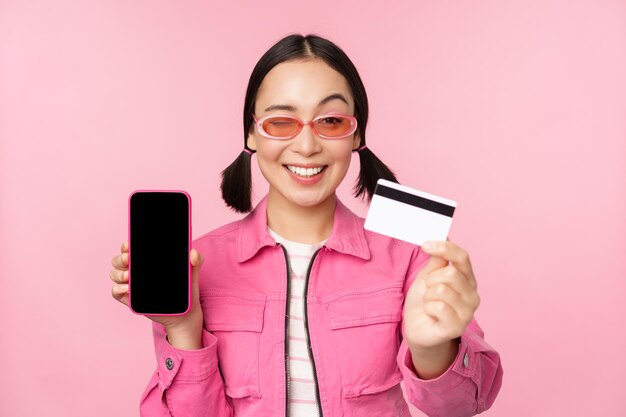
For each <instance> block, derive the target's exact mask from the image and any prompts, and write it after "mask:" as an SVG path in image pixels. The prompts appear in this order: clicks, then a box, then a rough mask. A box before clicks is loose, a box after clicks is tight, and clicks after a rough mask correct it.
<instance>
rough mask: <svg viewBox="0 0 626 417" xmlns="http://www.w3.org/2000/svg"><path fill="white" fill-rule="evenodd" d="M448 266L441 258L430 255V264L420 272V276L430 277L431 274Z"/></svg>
mask: <svg viewBox="0 0 626 417" xmlns="http://www.w3.org/2000/svg"><path fill="white" fill-rule="evenodd" d="M446 266H448V261H447V260H446V259H444V258H442V257H441V256H437V255H430V259H428V263H427V264H426V266H425V267H423V268H422V269H421V270H420V272H419V273H420V275H428V274H430V273H431V272H433V271H435V270H437V269H441V268H444V267H446Z"/></svg>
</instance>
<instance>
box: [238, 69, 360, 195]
mask: <svg viewBox="0 0 626 417" xmlns="http://www.w3.org/2000/svg"><path fill="white" fill-rule="evenodd" d="M344 100H345V101H344ZM326 113H343V114H348V115H354V100H353V98H352V94H351V93H350V87H349V86H348V83H347V81H346V79H345V78H344V77H343V75H341V74H340V73H338V72H337V71H335V70H334V69H332V68H331V67H330V66H328V64H326V63H325V62H324V61H322V60H319V59H314V60H307V61H288V62H283V63H281V64H278V65H276V66H275V67H274V68H272V70H271V71H270V72H269V73H268V74H267V75H266V76H265V78H264V79H263V82H262V83H261V86H260V88H259V91H258V92H257V100H256V103H255V109H254V114H255V115H256V117H257V119H259V118H261V117H263V116H265V115H268V114H289V115H292V116H296V117H298V118H300V119H301V120H303V121H305V122H306V121H309V120H312V119H314V118H315V117H317V116H319V115H323V114H326ZM359 141H360V139H359V137H358V136H357V134H356V133H355V134H353V135H351V136H348V137H345V138H341V139H322V138H320V137H319V136H317V135H316V134H315V132H314V131H313V130H312V129H311V126H304V127H303V128H302V130H301V131H300V133H298V135H297V136H295V137H294V138H292V139H287V140H277V139H269V138H266V137H264V136H262V135H261V134H260V133H259V132H258V130H257V128H256V127H255V126H254V125H253V127H252V129H251V132H250V133H249V135H248V142H247V143H248V148H250V149H252V150H256V151H257V152H256V155H257V160H258V163H259V168H260V169H261V172H262V173H263V176H264V177H265V178H266V179H267V181H268V182H269V184H270V197H273V198H277V197H278V198H282V199H284V200H286V202H290V203H292V204H295V205H298V206H304V207H312V206H315V205H318V204H320V203H323V202H324V201H326V200H327V199H328V198H329V197H331V196H333V195H334V193H335V190H336V189H337V187H338V186H339V184H340V183H341V181H342V180H343V178H344V177H345V175H346V173H347V171H348V167H349V166H350V160H351V157H352V150H353V149H356V148H358V146H359ZM297 167H300V168H314V169H319V168H323V169H322V171H321V172H320V173H319V174H316V175H313V176H311V177H306V176H305V177H303V176H302V175H298V174H297V173H294V172H292V171H300V170H299V169H298V168H297ZM290 168H291V169H290ZM300 173H302V171H300Z"/></svg>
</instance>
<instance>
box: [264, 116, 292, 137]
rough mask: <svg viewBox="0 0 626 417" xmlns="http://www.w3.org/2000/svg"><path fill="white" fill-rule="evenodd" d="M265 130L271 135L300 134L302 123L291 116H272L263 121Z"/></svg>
mask: <svg viewBox="0 0 626 417" xmlns="http://www.w3.org/2000/svg"><path fill="white" fill-rule="evenodd" d="M263 130H264V131H265V133H267V134H268V135H270V136H275V137H279V138H284V137H291V136H295V135H296V134H298V131H299V130H300V123H299V122H298V121H297V120H295V119H292V118H289V117H282V116H276V117H270V118H268V119H266V120H265V121H264V122H263Z"/></svg>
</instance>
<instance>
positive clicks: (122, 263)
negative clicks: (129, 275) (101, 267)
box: [111, 253, 128, 271]
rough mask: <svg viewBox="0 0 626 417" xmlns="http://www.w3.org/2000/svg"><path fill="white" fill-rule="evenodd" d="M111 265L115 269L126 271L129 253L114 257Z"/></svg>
mask: <svg viewBox="0 0 626 417" xmlns="http://www.w3.org/2000/svg"><path fill="white" fill-rule="evenodd" d="M111 265H113V267H114V268H115V269H119V270H121V271H126V270H127V269H128V253H122V254H121V255H116V256H114V257H113V259H112V260H111Z"/></svg>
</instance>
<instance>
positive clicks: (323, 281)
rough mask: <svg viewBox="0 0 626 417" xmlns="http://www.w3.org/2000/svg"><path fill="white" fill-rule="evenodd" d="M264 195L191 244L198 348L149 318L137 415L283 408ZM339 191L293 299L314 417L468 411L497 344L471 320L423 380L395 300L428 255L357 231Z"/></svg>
mask: <svg viewBox="0 0 626 417" xmlns="http://www.w3.org/2000/svg"><path fill="white" fill-rule="evenodd" d="M266 207H267V197H265V198H264V199H263V200H262V201H261V202H259V204H258V205H257V207H256V208H255V209H254V210H253V211H252V212H251V213H250V214H248V215H247V216H246V217H244V218H243V219H241V220H238V221H235V222H232V223H229V224H227V225H225V226H222V227H220V228H218V229H216V230H214V231H212V232H210V233H207V234H205V235H203V236H201V237H200V238H198V239H196V240H195V241H194V242H193V247H194V248H196V249H197V250H198V251H200V252H201V253H202V254H203V255H204V256H205V262H204V264H203V266H202V269H201V270H200V274H199V287H200V302H201V305H202V310H203V313H204V329H203V336H202V338H203V346H204V347H203V348H202V349H198V350H183V349H176V348H173V347H172V346H171V345H170V344H169V343H168V342H167V340H166V339H165V332H164V329H163V326H161V325H160V324H157V323H153V333H154V343H155V349H156V358H157V369H156V371H155V372H154V374H153V375H152V378H151V379H150V381H149V383H148V386H147V387H146V390H145V392H144V393H143V395H142V397H141V402H140V411H141V415H142V416H150V417H156V416H170V415H171V416H174V417H192V416H198V417H200V416H201V417H209V416H210V417H226V416H237V417H248V416H249V417H265V416H281V417H282V416H285V415H286V408H287V404H288V403H287V393H288V385H287V384H286V381H287V372H288V371H287V367H286V361H285V358H286V356H287V351H288V350H287V349H288V346H287V343H288V340H289V339H288V336H287V335H286V329H287V318H286V316H285V315H286V311H287V300H289V285H288V282H289V280H288V270H287V268H288V267H287V261H286V254H285V252H284V250H283V248H282V246H281V245H278V244H277V243H276V242H275V241H274V239H273V238H272V237H271V236H270V235H269V234H268V232H267V221H266ZM363 221H364V220H363V219H362V218H360V217H357V216H356V215H355V214H353V213H352V212H351V211H350V210H349V209H348V208H347V207H345V206H344V205H343V204H342V203H341V202H340V201H339V200H337V206H336V210H335V214H334V224H333V231H332V234H331V236H330V237H329V238H328V241H327V242H326V245H325V246H324V247H322V248H321V249H320V250H319V251H318V252H316V254H315V255H314V256H313V258H312V262H311V265H312V266H311V267H310V268H309V279H308V289H307V290H306V291H305V292H306V294H308V295H307V297H306V299H305V305H306V308H305V310H306V311H305V316H306V319H305V322H306V323H307V325H308V333H309V338H310V348H309V349H310V354H311V355H312V358H313V369H314V374H315V379H316V381H317V386H318V392H317V397H318V401H319V403H320V404H321V414H322V415H323V416H324V417H339V416H368V417H370V416H376V417H383V416H390V417H391V416H393V417H397V416H410V413H409V408H408V406H407V404H406V401H405V399H404V396H403V394H402V391H401V388H400V382H402V381H404V383H405V389H406V392H407V400H408V401H410V402H411V403H412V404H413V405H414V406H415V407H417V408H419V409H420V410H422V411H423V412H424V413H426V414H427V415H429V416H446V417H455V416H459V417H461V416H472V415H475V414H477V413H480V412H482V411H484V410H486V409H488V408H489V407H490V406H491V404H492V403H493V402H494V400H495V398H496V395H497V394H498V391H499V390H500V386H501V385H502V376H503V370H502V365H501V363H500V356H499V354H498V353H497V352H496V351H495V350H494V349H493V348H492V347H491V346H490V345H489V344H487V343H486V342H485V340H484V339H483V337H484V334H483V331H482V330H481V329H480V327H479V326H478V323H476V321H475V320H474V321H472V322H471V323H470V325H469V326H468V328H467V331H466V332H465V333H464V334H463V335H462V337H461V340H460V345H459V353H458V356H457V357H456V359H455V360H454V363H453V364H452V365H451V366H450V368H449V369H448V370H446V371H445V373H443V374H442V375H441V376H439V377H437V378H435V379H430V380H423V379H420V378H419V377H418V376H417V375H416V373H415V371H414V368H413V365H412V361H411V354H410V351H409V350H408V346H407V344H406V342H405V341H404V339H403V337H402V336H403V332H402V331H401V329H402V305H403V301H404V297H405V295H406V293H407V291H408V289H409V287H410V285H411V283H412V281H413V280H414V277H415V274H416V272H417V271H418V270H419V269H420V268H421V267H423V266H424V265H425V264H426V262H427V260H428V258H429V255H427V254H426V253H425V252H422V251H420V248H419V246H414V245H411V244H408V243H405V242H402V241H399V240H395V239H392V238H389V237H386V236H383V235H380V234H376V233H372V232H369V231H366V230H364V229H363Z"/></svg>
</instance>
